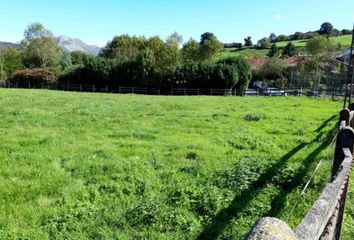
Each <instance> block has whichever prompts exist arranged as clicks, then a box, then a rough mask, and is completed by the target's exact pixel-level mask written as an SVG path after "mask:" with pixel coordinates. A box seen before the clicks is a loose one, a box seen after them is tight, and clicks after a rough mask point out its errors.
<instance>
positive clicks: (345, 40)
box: [219, 35, 352, 58]
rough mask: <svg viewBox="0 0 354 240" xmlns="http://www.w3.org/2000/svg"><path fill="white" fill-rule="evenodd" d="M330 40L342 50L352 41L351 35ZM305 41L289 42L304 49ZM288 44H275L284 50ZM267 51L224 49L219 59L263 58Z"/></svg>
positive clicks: (285, 42)
mask: <svg viewBox="0 0 354 240" xmlns="http://www.w3.org/2000/svg"><path fill="white" fill-rule="evenodd" d="M331 40H332V42H333V44H335V45H337V44H338V43H340V44H341V45H342V47H343V48H348V47H350V44H351V41H352V35H344V36H339V37H333V38H331ZM306 41H307V40H297V41H291V42H292V43H293V44H294V45H295V47H297V48H301V47H305V45H306ZM289 42H290V41H284V42H277V43H276V45H277V46H278V47H279V48H284V47H285V46H286V45H287V44H288V43H289ZM268 51H269V50H267V49H224V51H222V52H221V53H220V54H219V58H227V57H233V56H243V57H245V58H253V57H265V56H267V53H268Z"/></svg>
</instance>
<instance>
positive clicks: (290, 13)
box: [0, 0, 354, 46]
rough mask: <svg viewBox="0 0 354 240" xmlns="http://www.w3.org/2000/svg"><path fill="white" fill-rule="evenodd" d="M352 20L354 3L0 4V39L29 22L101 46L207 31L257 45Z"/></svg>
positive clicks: (105, 0)
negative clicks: (128, 38)
mask: <svg viewBox="0 0 354 240" xmlns="http://www.w3.org/2000/svg"><path fill="white" fill-rule="evenodd" d="M353 20H354V0H268V1H266V0H252V1H251V0H203V1H202V0H179V1H172V0H169V1H168V0H165V1H162V0H145V1H143V0H129V1H120V0H0V41H12V42H16V41H19V40H21V39H22V36H23V32H24V30H25V28H26V26H27V25H28V24H30V23H33V22H41V23H42V24H44V25H45V26H46V27H47V28H48V29H50V30H51V31H52V32H53V33H54V34H55V35H67V36H71V37H76V38H80V39H81V40H83V41H85V42H87V43H90V44H96V45H99V46H104V45H105V44H106V43H107V41H109V40H110V39H112V37H113V36H115V35H120V34H125V33H128V34H130V35H145V36H153V35H159V36H160V37H162V38H163V39H165V38H166V37H167V36H168V35H170V34H171V33H173V32H175V31H177V32H178V33H180V34H182V35H183V37H184V40H188V39H189V38H190V37H193V38H194V39H196V40H199V39H200V35H201V34H202V33H204V32H206V31H208V32H213V33H214V34H215V35H216V36H217V37H218V38H219V40H221V41H223V42H234V41H241V42H242V41H243V38H245V37H246V36H252V38H253V40H254V41H257V40H259V39H260V38H262V37H264V36H269V34H270V33H271V32H274V33H276V34H291V33H294V32H295V31H303V32H305V31H309V30H316V29H318V28H319V26H320V25H321V23H323V22H325V21H329V22H331V23H332V24H333V25H334V26H335V27H336V28H338V29H343V28H348V29H351V28H352V24H353Z"/></svg>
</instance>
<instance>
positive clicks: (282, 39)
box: [277, 34, 289, 42]
mask: <svg viewBox="0 0 354 240" xmlns="http://www.w3.org/2000/svg"><path fill="white" fill-rule="evenodd" d="M288 40H289V37H288V36H286V35H283V34H282V35H279V36H278V37H277V42H283V41H288Z"/></svg>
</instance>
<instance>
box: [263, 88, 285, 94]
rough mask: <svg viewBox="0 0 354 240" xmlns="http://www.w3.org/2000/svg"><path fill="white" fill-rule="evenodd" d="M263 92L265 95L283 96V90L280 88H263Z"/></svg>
mask: <svg viewBox="0 0 354 240" xmlns="http://www.w3.org/2000/svg"><path fill="white" fill-rule="evenodd" d="M263 94H264V95H265V96H284V95H285V91H284V90H282V89H280V88H265V89H264V90H263Z"/></svg>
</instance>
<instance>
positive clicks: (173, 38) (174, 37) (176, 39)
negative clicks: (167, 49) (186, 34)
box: [166, 32, 183, 48]
mask: <svg viewBox="0 0 354 240" xmlns="http://www.w3.org/2000/svg"><path fill="white" fill-rule="evenodd" d="M166 43H167V44H169V45H172V44H174V45H176V46H177V47H178V48H179V47H180V46H182V43H183V36H182V35H181V34H179V33H177V32H174V33H172V34H171V35H170V36H169V37H167V40H166Z"/></svg>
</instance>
